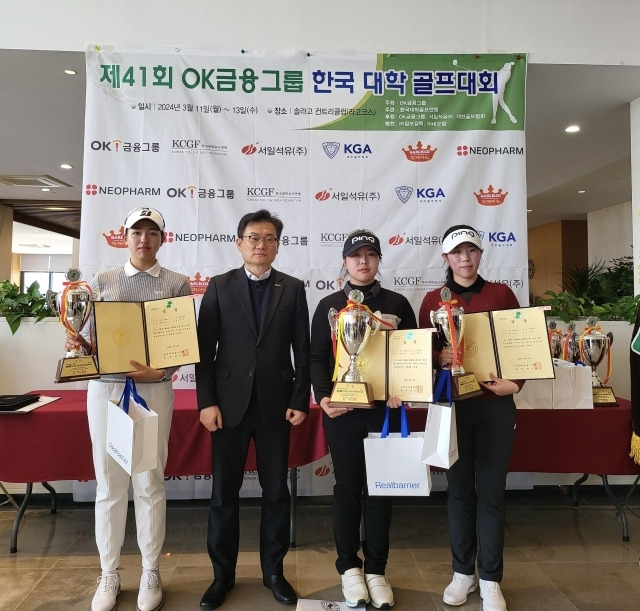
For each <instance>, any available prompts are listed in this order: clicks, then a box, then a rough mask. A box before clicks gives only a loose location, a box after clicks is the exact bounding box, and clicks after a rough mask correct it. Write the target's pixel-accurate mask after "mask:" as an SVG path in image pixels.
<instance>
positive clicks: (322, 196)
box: [315, 189, 331, 202]
mask: <svg viewBox="0 0 640 611" xmlns="http://www.w3.org/2000/svg"><path fill="white" fill-rule="evenodd" d="M330 197H331V189H323V190H322V191H318V192H317V193H316V194H315V199H316V200H317V201H319V202H326V201H327V200H328V199H329V198H330Z"/></svg>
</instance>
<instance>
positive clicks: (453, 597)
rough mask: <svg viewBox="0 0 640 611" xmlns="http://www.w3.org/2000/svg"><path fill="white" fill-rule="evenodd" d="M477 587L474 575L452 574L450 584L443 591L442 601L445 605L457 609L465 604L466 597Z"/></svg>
mask: <svg viewBox="0 0 640 611" xmlns="http://www.w3.org/2000/svg"><path fill="white" fill-rule="evenodd" d="M477 587H478V581H477V580H476V576H475V575H463V574H462V573H454V574H453V579H452V580H451V583H450V584H449V585H448V586H447V587H446V588H445V589H444V594H443V595H442V600H443V602H445V603H446V604H447V605H451V606H453V607H459V606H460V605H464V603H466V602H467V596H468V595H469V594H471V592H475V591H476V588H477Z"/></svg>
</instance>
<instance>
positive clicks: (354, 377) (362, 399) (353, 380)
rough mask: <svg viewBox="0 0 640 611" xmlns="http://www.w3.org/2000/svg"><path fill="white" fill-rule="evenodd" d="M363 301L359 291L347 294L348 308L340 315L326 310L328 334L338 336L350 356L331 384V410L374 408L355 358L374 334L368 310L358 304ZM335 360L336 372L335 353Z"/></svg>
mask: <svg viewBox="0 0 640 611" xmlns="http://www.w3.org/2000/svg"><path fill="white" fill-rule="evenodd" d="M363 300H364V295H363V294H362V292H361V291H359V290H353V291H351V292H350V293H349V303H350V305H348V306H347V308H345V309H344V310H342V311H341V312H337V311H336V310H335V308H331V309H330V310H329V325H330V327H331V331H332V333H333V335H334V336H337V338H338V340H339V342H340V347H341V348H343V349H344V351H345V352H346V354H347V355H348V356H349V366H348V367H347V371H346V372H345V374H344V375H343V376H342V378H341V379H340V380H339V381H336V382H335V383H334V385H333V390H332V392H331V397H330V398H329V406H330V407H348V408H352V407H365V408H371V407H374V405H375V404H374V400H373V389H372V386H371V384H370V383H369V382H367V381H366V380H364V379H363V377H362V375H361V373H360V371H359V370H358V356H359V355H360V354H361V353H362V351H363V350H364V349H365V346H366V345H367V343H368V342H369V340H370V339H371V338H372V337H373V335H374V334H375V332H376V330H374V329H372V327H371V322H372V319H373V316H372V315H371V313H370V312H369V311H368V309H367V308H365V307H364V306H361V305H360V304H361V303H362V301H363ZM340 347H339V348H340ZM338 353H339V350H338ZM336 359H338V360H337V362H336V372H337V371H338V369H337V366H338V363H339V354H336ZM335 379H336V378H335V377H334V380H335Z"/></svg>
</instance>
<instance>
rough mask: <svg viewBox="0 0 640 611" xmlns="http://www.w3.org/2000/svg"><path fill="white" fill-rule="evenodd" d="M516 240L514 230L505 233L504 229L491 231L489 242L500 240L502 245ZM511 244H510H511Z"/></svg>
mask: <svg viewBox="0 0 640 611" xmlns="http://www.w3.org/2000/svg"><path fill="white" fill-rule="evenodd" d="M515 241H516V236H514V235H513V232H511V231H510V232H509V233H505V232H504V231H490V232H489V242H498V243H499V244H500V245H505V244H506V243H507V242H514V243H515ZM509 246H510V244H509Z"/></svg>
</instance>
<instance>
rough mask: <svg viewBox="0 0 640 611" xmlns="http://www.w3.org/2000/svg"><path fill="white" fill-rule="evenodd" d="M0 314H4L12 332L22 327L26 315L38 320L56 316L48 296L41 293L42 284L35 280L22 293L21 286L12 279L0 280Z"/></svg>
mask: <svg viewBox="0 0 640 611" xmlns="http://www.w3.org/2000/svg"><path fill="white" fill-rule="evenodd" d="M0 316H4V317H5V319H6V321H7V323H8V324H9V328H10V329H11V334H12V335H14V334H15V332H16V331H17V330H18V328H19V327H20V322H21V321H22V319H23V318H25V317H31V318H34V319H35V321H36V322H38V321H40V320H42V319H43V318H46V317H47V316H54V313H53V312H52V311H51V309H50V308H49V306H48V305H47V300H46V297H45V296H44V295H43V294H42V293H40V285H39V284H38V282H33V283H32V284H31V285H30V286H29V287H28V288H27V290H26V291H25V292H24V293H22V292H21V291H20V287H19V286H18V285H17V284H15V283H14V282H11V281H10V280H2V281H1V282H0Z"/></svg>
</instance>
